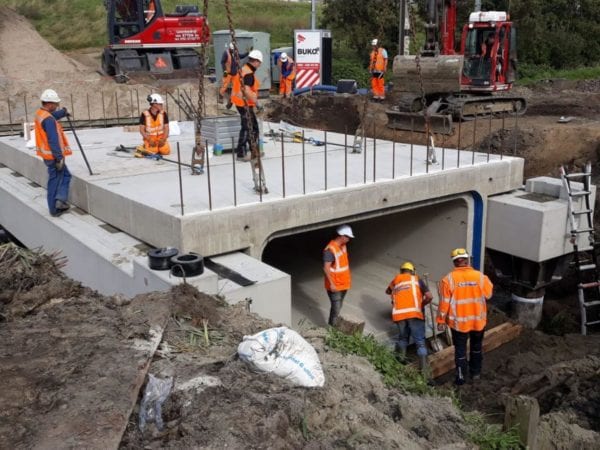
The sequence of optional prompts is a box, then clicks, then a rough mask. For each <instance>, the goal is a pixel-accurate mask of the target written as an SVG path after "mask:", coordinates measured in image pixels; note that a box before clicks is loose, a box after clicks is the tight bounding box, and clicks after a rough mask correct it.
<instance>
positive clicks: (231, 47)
mask: <svg viewBox="0 0 600 450" xmlns="http://www.w3.org/2000/svg"><path fill="white" fill-rule="evenodd" d="M227 47H229V50H233V42H230V43H229V44H225V48H227Z"/></svg>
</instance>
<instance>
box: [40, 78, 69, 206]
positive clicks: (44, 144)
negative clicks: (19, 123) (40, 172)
mask: <svg viewBox="0 0 600 450" xmlns="http://www.w3.org/2000/svg"><path fill="white" fill-rule="evenodd" d="M40 100H41V102H42V107H41V108H40V109H38V110H37V111H36V113H35V119H34V130H35V148H36V154H37V155H38V156H40V157H42V158H43V159H44V163H45V164H46V167H47V169H48V193H47V199H48V210H49V211H50V215H51V216H53V217H58V216H60V215H61V214H62V213H64V212H65V211H67V210H68V209H69V205H68V204H67V200H68V198H69V185H70V183H71V173H70V172H69V169H68V168H67V165H66V163H65V158H66V156H67V155H71V154H72V152H71V148H70V147H69V141H68V140H67V137H66V136H65V132H64V131H63V128H62V125H61V124H60V123H59V122H58V120H60V119H62V118H63V117H65V116H67V115H68V112H67V109H66V108H62V109H58V107H59V105H60V98H59V97H58V94H57V93H56V92H55V91H54V90H52V89H46V90H45V91H44V92H43V93H42V95H41V97H40Z"/></svg>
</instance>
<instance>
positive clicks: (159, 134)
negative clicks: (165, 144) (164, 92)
mask: <svg viewBox="0 0 600 450" xmlns="http://www.w3.org/2000/svg"><path fill="white" fill-rule="evenodd" d="M142 114H143V115H144V126H145V127H146V133H147V134H148V135H149V136H148V137H149V138H150V139H153V140H157V141H160V140H161V139H164V138H165V112H164V111H160V112H159V113H158V114H157V115H156V117H153V116H152V113H151V112H150V111H148V110H146V111H144V112H143V113H142Z"/></svg>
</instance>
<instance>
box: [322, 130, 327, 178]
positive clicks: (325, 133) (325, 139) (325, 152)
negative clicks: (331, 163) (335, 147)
mask: <svg viewBox="0 0 600 450" xmlns="http://www.w3.org/2000/svg"><path fill="white" fill-rule="evenodd" d="M324 141H325V145H324V147H323V161H324V164H325V172H324V173H325V190H327V131H325V132H324Z"/></svg>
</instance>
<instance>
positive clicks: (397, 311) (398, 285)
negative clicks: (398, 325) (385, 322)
mask: <svg viewBox="0 0 600 450" xmlns="http://www.w3.org/2000/svg"><path fill="white" fill-rule="evenodd" d="M388 287H389V289H390V290H391V291H392V300H393V302H394V308H393V309H392V320H393V321H394V322H399V321H400V320H406V319H421V320H423V309H422V308H423V292H421V287H420V286H419V277H417V276H416V275H411V274H410V273H399V274H398V275H396V278H394V279H393V280H392V282H391V283H390V285H389V286H388Z"/></svg>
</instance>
